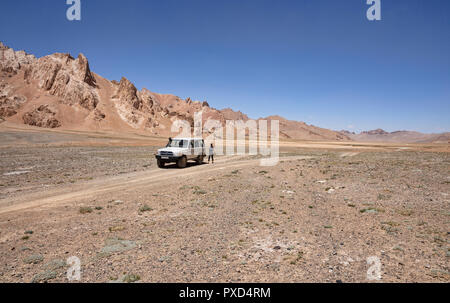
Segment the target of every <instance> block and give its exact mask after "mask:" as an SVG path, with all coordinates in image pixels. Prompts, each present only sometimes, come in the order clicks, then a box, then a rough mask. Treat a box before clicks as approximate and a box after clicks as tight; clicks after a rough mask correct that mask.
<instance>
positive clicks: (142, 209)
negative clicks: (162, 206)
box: [139, 204, 153, 213]
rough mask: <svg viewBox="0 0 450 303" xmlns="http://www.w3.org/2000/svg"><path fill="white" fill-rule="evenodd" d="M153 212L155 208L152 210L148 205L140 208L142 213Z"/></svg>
mask: <svg viewBox="0 0 450 303" xmlns="http://www.w3.org/2000/svg"><path fill="white" fill-rule="evenodd" d="M152 210H153V208H151V207H150V206H148V205H147V204H144V205H143V206H141V207H140V208H139V211H140V212H141V213H143V212H146V211H152Z"/></svg>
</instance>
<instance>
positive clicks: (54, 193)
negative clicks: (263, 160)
mask: <svg viewBox="0 0 450 303" xmlns="http://www.w3.org/2000/svg"><path fill="white" fill-rule="evenodd" d="M246 158H247V157H245V156H244V157H243V156H224V157H220V158H218V159H217V160H216V162H215V163H214V165H208V164H203V165H194V164H191V163H189V166H188V167H187V168H185V169H178V168H176V167H175V165H170V166H168V168H165V169H158V168H153V169H149V170H148V171H144V172H138V173H128V174H122V175H119V176H114V177H103V178H100V179H96V180H93V181H90V182H85V183H82V184H77V185H69V186H64V187H63V188H58V189H51V190H45V191H41V192H37V193H32V194H24V195H21V196H19V197H14V198H7V199H2V200H0V214H4V213H8V212H14V211H19V210H24V209H27V208H34V207H52V206H55V205H57V204H58V203H64V202H68V201H73V200H77V199H87V198H93V197H95V196H98V195H101V194H102V193H109V194H114V193H117V192H123V191H133V190H134V189H136V188H142V187H146V188H148V189H151V188H155V187H158V186H159V187H166V188H167V186H168V184H170V183H176V182H177V181H178V180H183V179H186V178H194V177H195V178H199V177H201V175H202V174H206V173H208V175H213V174H214V173H215V172H217V171H220V170H224V169H229V168H233V169H239V168H244V167H248V166H257V165H258V163H259V162H260V159H253V160H246ZM308 158H311V157H307V156H290V157H283V158H280V161H296V160H301V159H308Z"/></svg>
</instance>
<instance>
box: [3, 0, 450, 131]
mask: <svg viewBox="0 0 450 303" xmlns="http://www.w3.org/2000/svg"><path fill="white" fill-rule="evenodd" d="M65 2H66V1H65V0H40V1H35V0H2V1H1V3H0V41H3V42H4V43H5V44H6V45H8V46H10V47H13V48H15V49H24V50H26V51H27V52H29V53H33V54H35V55H36V56H44V55H47V54H50V53H54V52H69V53H71V54H72V55H74V56H76V55H77V54H78V53H80V52H82V53H84V54H85V55H86V56H87V57H88V59H89V62H90V65H91V69H92V70H93V71H95V72H96V73H98V74H100V75H102V76H104V77H106V78H108V79H111V80H112V79H120V78H121V77H122V76H125V77H127V78H128V79H130V80H131V81H132V82H134V83H135V84H136V86H137V87H138V88H139V89H140V88H143V87H146V88H148V89H149V90H151V91H155V92H159V93H171V94H175V95H177V96H180V97H182V98H187V97H191V98H193V99H197V100H207V101H208V102H209V103H210V105H211V106H213V107H216V108H224V107H232V108H233V109H236V110H241V111H243V112H245V113H247V114H248V115H249V116H250V117H252V118H258V117H265V116H268V115H272V114H279V115H281V116H284V117H286V118H288V119H292V120H301V121H305V122H307V123H311V124H314V125H318V126H321V127H326V128H331V129H338V130H340V129H350V130H355V131H359V130H367V129H374V128H378V127H381V128H384V129H386V130H388V131H394V130H400V129H408V130H418V131H423V132H443V131H450V119H449V117H450V1H448V0H381V3H382V21H377V22H369V21H368V20H367V18H366V11H367V9H368V7H369V6H368V5H367V4H366V0H340V1H336V0H295V1H287V0H272V1H268V0H155V1H153V0H127V1H125V0H122V1H120V0H111V1H107V0H81V4H82V12H81V17H82V20H81V21H73V22H70V21H68V20H67V19H66V10H67V8H68V7H69V6H68V5H66V3H65Z"/></svg>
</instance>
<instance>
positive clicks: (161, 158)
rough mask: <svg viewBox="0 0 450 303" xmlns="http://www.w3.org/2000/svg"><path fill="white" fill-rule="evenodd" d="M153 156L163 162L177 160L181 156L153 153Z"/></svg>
mask: <svg viewBox="0 0 450 303" xmlns="http://www.w3.org/2000/svg"><path fill="white" fill-rule="evenodd" d="M155 158H156V159H157V160H160V161H164V162H177V161H178V159H180V158H181V156H160V155H155Z"/></svg>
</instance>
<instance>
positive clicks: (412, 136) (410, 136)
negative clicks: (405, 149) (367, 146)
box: [341, 129, 450, 143]
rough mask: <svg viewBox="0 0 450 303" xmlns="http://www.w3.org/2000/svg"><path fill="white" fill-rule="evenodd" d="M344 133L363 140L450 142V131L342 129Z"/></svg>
mask: <svg viewBox="0 0 450 303" xmlns="http://www.w3.org/2000/svg"><path fill="white" fill-rule="evenodd" d="M341 133H342V134H343V135H346V136H347V137H349V138H351V139H352V140H354V141H361V142H399V143H450V132H447V133H442V134H424V133H419V132H414V131H395V132H391V133H390V132H387V131H384V130H382V129H375V130H371V131H364V132H361V133H359V134H357V133H355V132H349V131H346V130H343V131H341Z"/></svg>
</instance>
